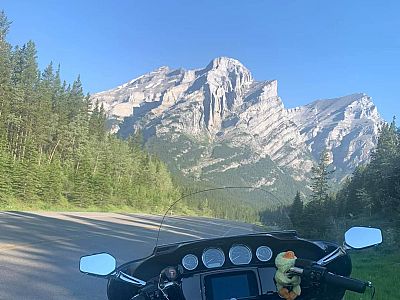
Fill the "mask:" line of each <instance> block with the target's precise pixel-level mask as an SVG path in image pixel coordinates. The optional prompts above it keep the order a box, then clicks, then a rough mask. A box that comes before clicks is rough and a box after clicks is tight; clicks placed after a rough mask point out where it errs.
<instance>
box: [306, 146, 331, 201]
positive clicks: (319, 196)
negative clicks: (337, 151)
mask: <svg viewBox="0 0 400 300" xmlns="http://www.w3.org/2000/svg"><path fill="white" fill-rule="evenodd" d="M328 166H329V154H328V152H327V151H324V152H323V153H322V155H321V158H320V161H319V163H318V165H317V166H315V167H313V168H312V173H313V177H312V178H311V180H312V183H311V191H312V195H311V198H312V200H314V201H318V202H320V203H322V202H323V201H325V200H327V199H328V198H329V184H328V181H329V175H330V174H332V172H333V171H329V170H328Z"/></svg>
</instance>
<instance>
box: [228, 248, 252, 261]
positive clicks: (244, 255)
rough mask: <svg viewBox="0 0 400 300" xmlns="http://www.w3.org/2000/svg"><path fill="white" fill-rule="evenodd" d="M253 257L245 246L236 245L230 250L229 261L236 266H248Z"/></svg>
mask: <svg viewBox="0 0 400 300" xmlns="http://www.w3.org/2000/svg"><path fill="white" fill-rule="evenodd" d="M252 257H253V255H252V254H251V250H250V248H249V247H247V246H245V245H235V246H232V248H231V249H230V250H229V259H230V260H231V262H232V263H233V264H234V265H247V264H249V263H250V261H251V259H252Z"/></svg>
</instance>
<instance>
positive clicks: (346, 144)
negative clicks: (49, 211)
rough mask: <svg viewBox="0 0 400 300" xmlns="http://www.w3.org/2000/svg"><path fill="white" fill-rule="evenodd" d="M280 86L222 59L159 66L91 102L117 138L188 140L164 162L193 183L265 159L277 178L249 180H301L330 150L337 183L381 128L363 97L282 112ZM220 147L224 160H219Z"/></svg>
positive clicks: (365, 155) (257, 176) (361, 159)
mask: <svg viewBox="0 0 400 300" xmlns="http://www.w3.org/2000/svg"><path fill="white" fill-rule="evenodd" d="M277 89H278V83H277V81H276V80H272V81H255V80H254V79H253V78H252V75H251V73H250V71H249V70H248V69H246V68H245V67H244V66H243V65H242V64H241V63H240V62H239V61H237V60H235V59H232V58H227V57H219V58H216V59H214V60H213V61H211V62H210V63H209V64H208V65H207V66H206V67H205V68H204V69H197V70H183V69H176V70H170V69H169V68H168V67H161V68H159V69H157V70H155V71H153V72H151V73H148V74H145V75H143V76H140V77H139V78H136V79H134V80H132V81H130V82H128V83H126V84H123V85H121V86H119V87H117V88H115V89H113V90H109V91H105V92H101V93H98V94H94V95H93V96H92V101H93V102H95V101H98V102H99V103H103V105H104V107H105V109H106V111H107V113H108V115H109V118H110V120H112V121H113V127H112V131H113V132H118V133H119V134H120V135H122V136H128V135H129V134H131V133H132V132H134V131H135V130H137V129H139V128H140V129H141V130H142V131H143V132H144V133H145V138H146V140H148V141H149V140H150V139H152V140H153V142H154V139H157V140H158V141H165V143H172V144H171V145H174V144H173V143H174V142H176V141H178V140H180V141H182V140H181V138H182V137H185V138H186V139H187V140H188V141H189V140H190V143H189V142H187V141H186V142H184V143H181V144H179V143H177V144H176V145H175V146H176V147H175V146H171V147H172V148H173V150H171V151H175V152H173V155H175V157H173V156H169V158H166V160H169V162H170V163H171V164H172V163H176V162H177V161H178V159H179V160H180V164H179V166H177V168H178V169H179V170H180V171H181V172H183V173H185V174H188V175H192V176H193V177H195V178H202V179H204V178H207V174H214V175H215V174H222V173H224V172H227V171H228V170H236V171H237V174H236V175H237V176H240V173H241V172H240V170H241V168H244V167H246V168H251V167H252V166H255V165H256V164H260V163H261V162H266V161H267V160H268V165H271V163H273V164H274V167H272V169H274V172H273V173H274V174H275V175H274V174H272V173H271V172H270V173H268V172H267V171H266V170H265V172H264V174H263V171H259V172H255V174H254V176H250V177H251V178H252V179H249V178H250V177H249V178H248V179H246V183H248V184H252V185H253V186H271V185H273V184H275V182H276V181H277V178H278V177H279V176H277V175H276V174H277V173H279V172H281V173H285V174H286V175H287V176H289V177H291V178H292V179H294V180H295V181H302V180H304V179H306V178H307V177H308V175H309V172H310V170H311V167H312V166H313V164H314V163H315V161H316V160H317V159H318V157H319V155H320V154H321V152H322V151H323V150H324V149H327V150H328V151H329V153H330V154H331V159H332V163H333V165H334V166H335V167H336V168H337V170H338V171H339V172H338V173H339V174H338V176H339V178H338V179H341V178H343V176H345V175H347V174H349V173H351V172H352V171H353V169H354V168H355V167H356V166H357V165H358V164H360V163H363V162H365V161H367V160H368V158H369V154H370V151H371V149H372V148H373V147H374V146H375V145H376V141H377V133H378V129H379V127H380V126H381V124H382V119H381V117H380V116H379V114H378V112H377V109H376V107H375V106H374V104H373V103H372V101H371V99H370V98H369V97H368V96H366V95H364V94H355V95H351V96H346V97H342V98H338V99H332V100H318V101H315V102H313V103H311V104H309V105H306V106H303V107H298V108H293V109H286V108H285V107H284V105H283V103H282V101H281V99H280V97H279V96H278V92H277ZM153 142H152V144H154V143H153ZM189 144H190V145H191V146H189ZM194 144H197V146H193V145H194ZM221 145H224V147H225V148H224V151H223V153H224V155H217V154H216V153H218V151H219V150H220V149H221V148H220V147H221ZM158 146H160V145H158ZM156 148H157V147H156ZM172 148H171V149H172ZM194 148H196V151H195V150H194ZM150 150H151V149H150ZM217 150H218V151H217ZM155 151H156V150H155ZM162 151H166V150H165V149H164V148H163V150H162ZM167 151H169V150H167ZM156 152H157V151H156ZM158 152H160V151H158ZM194 153H196V154H194ZM170 154H171V155H172V152H171V153H170ZM271 161H272V162H271ZM232 176H233V175H232ZM208 178H209V179H210V177H208Z"/></svg>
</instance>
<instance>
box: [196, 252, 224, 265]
mask: <svg viewBox="0 0 400 300" xmlns="http://www.w3.org/2000/svg"><path fill="white" fill-rule="evenodd" d="M201 260H202V261H203V264H204V265H205V266H206V267H207V268H218V267H221V266H222V265H223V264H224V262H225V255H224V252H222V250H221V249H219V248H208V249H207V250H205V251H204V252H203V255H202V256H201Z"/></svg>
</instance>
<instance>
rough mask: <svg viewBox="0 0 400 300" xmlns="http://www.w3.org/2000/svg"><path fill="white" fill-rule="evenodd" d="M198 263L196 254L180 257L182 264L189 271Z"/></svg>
mask: <svg viewBox="0 0 400 300" xmlns="http://www.w3.org/2000/svg"><path fill="white" fill-rule="evenodd" d="M198 264H199V260H198V259H197V256H196V255H193V254H187V255H185V257H184V258H182V266H183V267H184V268H185V269H186V270H189V271H192V270H194V269H196V268H197V265H198Z"/></svg>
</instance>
